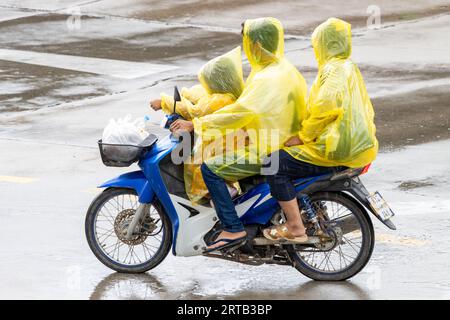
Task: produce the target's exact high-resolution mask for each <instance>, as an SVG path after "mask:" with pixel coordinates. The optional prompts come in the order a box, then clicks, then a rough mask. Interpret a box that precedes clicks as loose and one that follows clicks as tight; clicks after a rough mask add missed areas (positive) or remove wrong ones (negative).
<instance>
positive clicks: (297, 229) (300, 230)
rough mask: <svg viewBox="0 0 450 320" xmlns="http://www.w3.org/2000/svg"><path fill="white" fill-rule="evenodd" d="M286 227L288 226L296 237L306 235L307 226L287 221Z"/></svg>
mask: <svg viewBox="0 0 450 320" xmlns="http://www.w3.org/2000/svg"><path fill="white" fill-rule="evenodd" d="M286 227H287V228H288V230H289V232H290V233H291V234H292V235H293V236H295V237H302V236H304V235H306V228H305V227H303V226H299V225H296V224H294V225H291V224H289V223H286Z"/></svg>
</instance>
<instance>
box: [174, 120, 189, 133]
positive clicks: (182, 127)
mask: <svg viewBox="0 0 450 320" xmlns="http://www.w3.org/2000/svg"><path fill="white" fill-rule="evenodd" d="M169 129H170V131H171V132H180V131H187V132H192V131H194V124H193V123H192V121H187V120H181V119H178V120H176V121H175V122H174V123H172V124H171V125H170V128H169Z"/></svg>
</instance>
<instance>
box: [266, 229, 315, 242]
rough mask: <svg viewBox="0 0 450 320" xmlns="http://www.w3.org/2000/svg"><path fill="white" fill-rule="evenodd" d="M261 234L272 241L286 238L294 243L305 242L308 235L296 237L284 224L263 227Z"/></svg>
mask: <svg viewBox="0 0 450 320" xmlns="http://www.w3.org/2000/svg"><path fill="white" fill-rule="evenodd" d="M263 235H264V237H265V238H266V239H269V240H272V241H277V240H287V241H290V242H295V243H305V242H307V241H308V236H307V235H306V234H305V235H303V236H299V237H296V236H294V235H293V234H292V233H291V232H290V231H289V229H288V228H287V227H286V225H284V224H281V225H278V226H275V227H271V228H268V229H264V230H263Z"/></svg>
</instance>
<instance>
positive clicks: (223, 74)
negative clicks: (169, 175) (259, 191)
mask: <svg viewBox="0 0 450 320" xmlns="http://www.w3.org/2000/svg"><path fill="white" fill-rule="evenodd" d="M241 56H242V55H241V48H240V47H237V48H235V49H233V50H231V51H230V52H228V53H226V54H224V55H221V56H219V57H217V58H215V59H213V60H211V61H209V62H208V63H206V64H205V65H204V66H203V67H202V68H201V69H200V71H199V72H198V79H199V81H200V83H201V85H200V87H201V88H203V92H202V91H201V90H200V89H198V86H194V87H192V88H191V89H190V90H189V89H185V90H182V92H181V95H182V101H181V104H179V103H177V110H176V111H177V113H179V114H180V113H183V114H184V115H183V114H182V116H183V117H184V118H185V119H187V120H191V119H194V118H197V117H201V116H204V115H207V114H211V113H213V112H214V111H217V110H219V109H221V108H223V107H224V106H226V105H229V104H232V103H234V102H235V101H236V99H237V98H238V97H239V96H240V95H241V93H242V90H243V89H244V77H243V74H242V58H241ZM165 101H166V102H167V104H168V106H169V107H170V106H171V109H169V110H168V111H169V112H170V113H172V112H173V104H172V105H171V104H170V103H173V99H171V101H169V99H165ZM162 105H164V104H163V103H162ZM212 144H213V142H212V141H204V140H201V139H196V142H195V145H194V149H193V155H192V157H191V161H186V162H185V164H184V181H185V187H186V193H187V195H188V196H189V198H190V200H191V201H192V202H194V203H196V202H199V201H200V199H202V198H203V197H204V196H205V195H206V194H208V189H207V188H206V185H205V183H204V182H203V177H202V174H201V170H200V165H201V163H202V162H203V160H204V159H206V158H208V157H212V156H214V155H215V151H216V150H217V148H218V149H219V152H220V153H222V149H223V148H224V147H225V146H224V145H223V144H222V143H220V144H218V145H217V146H210V145H212ZM208 147H209V148H208Z"/></svg>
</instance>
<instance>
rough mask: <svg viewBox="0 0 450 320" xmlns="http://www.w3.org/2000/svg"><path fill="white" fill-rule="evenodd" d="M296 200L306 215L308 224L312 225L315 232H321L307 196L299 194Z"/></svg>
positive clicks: (314, 211)
mask: <svg viewBox="0 0 450 320" xmlns="http://www.w3.org/2000/svg"><path fill="white" fill-rule="evenodd" d="M298 199H299V201H300V205H301V208H302V209H303V210H304V211H305V213H306V218H307V219H308V222H311V223H312V224H313V225H314V228H315V229H316V231H317V232H319V231H321V228H320V224H319V220H318V219H317V213H316V210H315V209H314V208H313V206H312V204H311V199H310V198H309V196H308V195H307V194H300V195H299V197H298Z"/></svg>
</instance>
